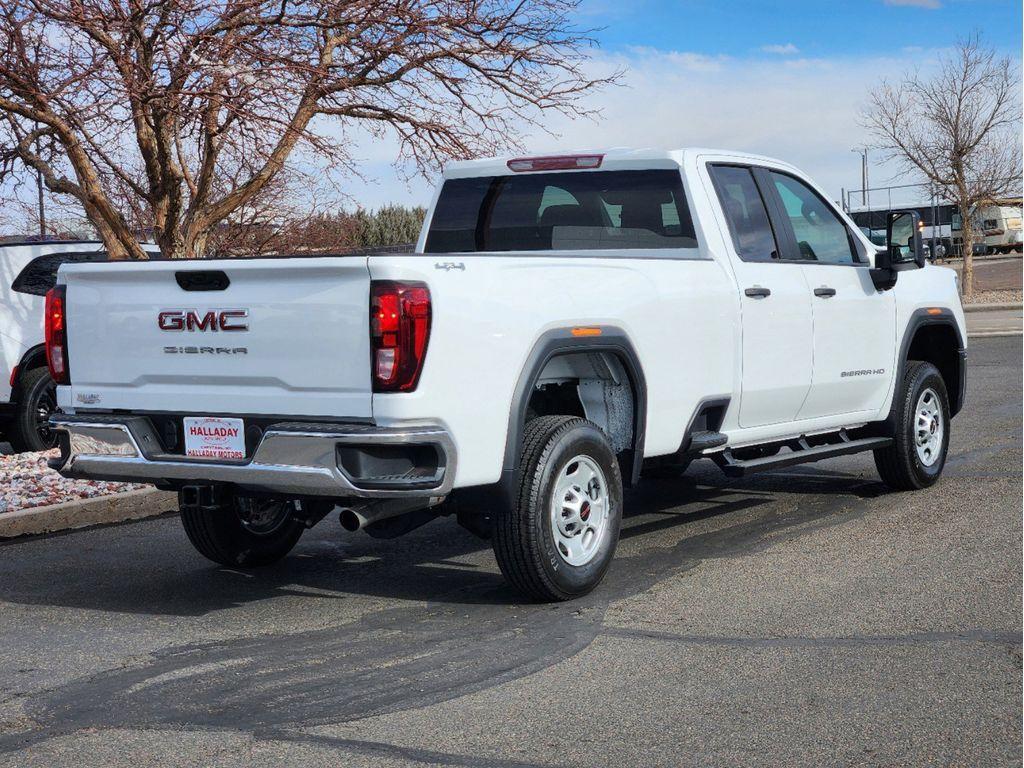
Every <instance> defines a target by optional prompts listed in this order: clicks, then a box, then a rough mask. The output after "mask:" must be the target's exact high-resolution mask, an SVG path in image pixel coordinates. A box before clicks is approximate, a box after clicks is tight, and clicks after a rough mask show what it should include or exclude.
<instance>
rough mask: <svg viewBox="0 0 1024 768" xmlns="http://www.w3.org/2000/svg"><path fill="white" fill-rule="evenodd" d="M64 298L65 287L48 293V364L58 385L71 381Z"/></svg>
mask: <svg viewBox="0 0 1024 768" xmlns="http://www.w3.org/2000/svg"><path fill="white" fill-rule="evenodd" d="M64 296H65V293H64V286H63V285H58V286H56V287H55V288H51V289H50V290H49V291H47V292H46V310H45V311H46V322H45V324H44V330H45V339H46V364H47V366H49V368H50V376H51V377H52V378H53V380H54V381H55V382H57V383H58V384H68V383H70V381H71V375H70V372H69V371H68V335H67V318H66V316H65V314H64V304H65V299H64Z"/></svg>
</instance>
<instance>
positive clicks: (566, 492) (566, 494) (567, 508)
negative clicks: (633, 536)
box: [550, 456, 609, 566]
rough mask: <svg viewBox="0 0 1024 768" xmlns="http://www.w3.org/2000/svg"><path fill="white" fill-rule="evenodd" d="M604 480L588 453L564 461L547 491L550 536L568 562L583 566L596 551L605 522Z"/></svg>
mask: <svg viewBox="0 0 1024 768" xmlns="http://www.w3.org/2000/svg"><path fill="white" fill-rule="evenodd" d="M608 506H609V501H608V481H607V480H606V479H605V475H604V472H603V471H601V467H600V466H598V464H597V463H596V462H595V461H594V460H593V459H591V458H590V457H588V456H574V457H573V458H571V459H569V461H567V462H566V463H565V465H564V466H563V467H562V468H561V470H560V471H559V473H558V476H557V479H556V480H555V487H554V490H553V492H552V494H551V511H550V518H551V536H552V538H553V539H554V541H555V547H556V548H557V549H558V553H559V554H560V555H561V556H562V559H563V560H565V562H567V563H568V564H569V565H575V566H580V565H586V564H587V563H589V562H590V561H591V560H593V559H594V556H595V555H596V554H597V552H598V549H599V548H600V544H601V540H602V537H603V535H604V529H605V526H606V525H607V523H608Z"/></svg>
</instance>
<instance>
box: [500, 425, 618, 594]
mask: <svg viewBox="0 0 1024 768" xmlns="http://www.w3.org/2000/svg"><path fill="white" fill-rule="evenodd" d="M577 456H583V457H585V458H588V459H590V460H591V461H592V462H593V463H594V464H596V465H597V466H598V467H599V468H600V470H601V472H602V473H603V474H604V477H605V481H606V486H607V488H606V491H607V507H608V509H607V513H606V518H605V524H604V527H603V528H602V529H601V530H602V532H601V535H600V538H599V540H598V542H597V543H596V544H595V547H596V549H595V551H594V554H593V556H592V559H590V560H589V561H588V562H586V563H584V564H582V565H579V566H576V565H571V564H570V563H568V562H567V561H566V560H565V559H564V558H563V556H562V554H561V553H560V551H559V549H558V545H557V543H556V541H555V539H554V536H553V534H552V531H551V527H552V521H551V519H550V515H551V498H552V492H553V490H554V488H555V484H556V481H557V480H558V478H559V473H561V472H562V471H564V470H565V469H566V467H567V466H570V464H569V462H571V460H572V459H573V458H574V457H577ZM621 526H622V475H621V473H620V471H619V463H618V460H617V459H616V457H615V453H614V450H613V448H612V445H611V441H610V440H609V439H608V436H607V435H605V433H604V432H602V431H601V429H600V428H599V427H598V426H597V425H595V424H593V423H592V422H589V421H586V420H585V419H581V418H578V417H575V416H541V417H539V418H536V419H533V420H531V421H529V422H527V424H526V428H525V430H524V435H523V452H522V456H521V457H520V463H519V486H518V489H517V496H516V501H515V506H514V507H513V508H512V509H507V510H503V511H501V512H500V513H499V514H497V515H496V516H495V520H494V528H493V535H492V543H493V545H494V554H495V556H496V557H497V559H498V566H499V567H500V568H501V572H502V573H503V574H504V575H505V578H506V579H508V581H509V582H510V583H511V584H512V585H513V586H514V587H515V588H516V589H518V590H519V591H520V592H523V593H524V594H526V595H528V596H529V597H531V598H534V599H536V600H540V601H545V602H552V601H557V600H570V599H572V598H575V597H580V596H582V595H585V594H586V593H588V592H590V591H591V590H592V589H594V587H596V586H597V585H598V584H599V583H600V582H601V579H603V578H604V575H605V573H606V572H607V571H608V567H609V565H610V564H611V561H612V558H613V557H614V556H615V547H616V545H617V544H618V541H619V529H620V528H621Z"/></svg>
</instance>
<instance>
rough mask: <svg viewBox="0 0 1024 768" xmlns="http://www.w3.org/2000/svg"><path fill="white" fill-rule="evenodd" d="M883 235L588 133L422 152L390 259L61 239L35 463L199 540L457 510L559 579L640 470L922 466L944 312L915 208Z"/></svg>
mask: <svg viewBox="0 0 1024 768" xmlns="http://www.w3.org/2000/svg"><path fill="white" fill-rule="evenodd" d="M888 242H889V244H890V245H889V246H888V247H887V248H884V249H882V250H879V249H878V248H876V246H874V245H872V244H871V242H870V241H869V240H868V239H867V238H865V237H864V235H863V234H862V233H861V232H860V230H859V229H858V228H857V227H856V226H855V225H854V224H853V222H852V221H851V220H850V219H849V218H848V217H847V216H846V215H845V214H844V213H842V212H841V211H840V210H838V209H837V208H836V207H835V206H834V205H832V203H830V202H829V200H828V199H827V197H826V196H825V194H824V193H823V192H821V190H820V189H819V188H817V187H816V186H815V185H814V183H813V182H811V181H810V180H809V179H808V178H807V177H806V176H805V175H804V174H803V173H801V172H800V171H799V170H797V169H796V168H793V167H792V166H790V165H787V164H785V163H781V162H778V161H775V160H771V159H768V158H764V157H757V156H751V155H746V154H740V153H735V152H723V151H715V150H701V149H686V150H679V151H653V150H636V151H633V150H618V149H616V150H610V151H606V152H589V153H584V154H572V155H562V156H548V157H532V158H515V159H510V160H506V159H501V160H481V161H470V162H462V163H456V164H453V165H451V166H450V167H449V168H448V169H447V170H446V172H445V174H444V178H443V182H442V183H441V185H440V186H439V188H438V190H437V194H436V196H435V198H434V201H433V204H432V206H431V209H430V212H429V214H428V215H427V218H426V222H425V224H424V227H423V232H422V234H421V236H420V239H419V242H418V244H417V247H416V250H415V252H413V253H404V254H403V253H390V254H382V255H370V256H365V255H364V256H358V257H357V256H324V257H294V258H291V257H290V258H253V259H246V258H238V259H227V260H219V261H190V262H172V261H151V262H144V263H138V262H136V263H102V264H66V265H64V266H63V267H61V270H60V273H59V275H58V280H57V286H56V287H55V288H54V289H53V290H52V291H51V292H50V293H49V294H48V297H47V311H46V317H47V322H46V339H47V355H48V360H49V364H50V368H51V371H52V374H53V376H54V378H55V379H56V380H57V381H58V383H59V385H60V386H59V387H58V402H59V405H60V407H61V409H62V413H60V414H58V415H56V416H54V417H53V419H52V422H51V423H52V425H53V428H54V429H55V430H57V431H58V433H59V436H60V448H61V455H60V457H59V458H57V459H54V460H52V462H51V463H52V466H54V467H55V468H57V469H59V470H60V472H61V473H62V474H64V475H66V476H68V477H81V478H102V479H116V480H130V481H140V482H146V483H152V484H154V485H156V486H158V487H160V488H167V489H177V490H178V491H179V495H180V503H181V519H182V522H183V524H184V527H185V531H186V533H187V534H188V537H189V538H190V540H191V541H192V543H193V544H194V545H195V547H196V548H197V549H198V550H199V551H200V552H201V553H202V554H203V555H205V556H206V557H208V558H211V559H212V560H214V561H216V562H219V563H224V564H230V565H233V566H257V565H262V564H266V563H270V562H273V561H275V560H278V559H279V558H281V557H283V556H284V555H285V554H287V553H288V551H289V550H291V548H292V547H293V546H294V545H295V543H296V541H297V540H298V539H299V536H300V535H301V533H302V531H303V530H304V529H305V528H307V527H309V526H311V525H313V524H314V523H316V522H317V521H319V520H320V519H321V518H323V517H324V516H325V515H327V514H328V513H329V512H330V511H331V510H334V509H336V508H340V510H341V512H340V516H341V522H342V525H344V526H345V527H346V528H348V529H350V530H355V529H364V530H365V531H366V532H367V533H369V534H372V535H376V536H381V537H390V536H395V535H398V534H401V533H404V532H406V531H408V530H410V529H412V528H414V527H416V526H417V525H420V524H422V523H424V522H427V521H429V520H431V519H433V518H435V517H437V516H439V515H445V514H454V515H455V516H456V517H457V519H458V520H459V522H460V523H462V524H463V525H464V526H465V527H467V528H469V529H470V530H472V531H473V532H475V533H477V534H479V535H481V536H484V537H489V538H490V539H491V540H492V541H493V545H494V551H495V554H496V556H497V560H498V564H499V565H500V567H501V570H502V572H503V573H504V574H505V576H506V577H507V578H508V579H509V581H511V582H512V583H513V584H514V585H515V586H516V587H517V588H519V589H520V590H521V591H523V592H525V593H526V594H528V595H529V596H532V597H534V598H536V599H542V600H560V599H568V598H572V597H575V596H578V595H581V594H584V593H585V592H587V591H589V590H590V589H592V588H593V587H594V586H595V585H596V584H598V582H600V580H601V578H602V577H603V576H604V574H605V572H606V571H607V569H608V567H609V564H610V562H611V560H612V557H613V554H614V551H615V546H616V542H617V540H618V537H619V528H620V523H621V520H622V505H623V492H622V489H623V486H624V485H632V484H635V483H637V482H639V480H640V478H641V476H642V475H643V473H644V472H646V471H650V470H657V471H659V472H665V471H671V470H672V469H675V470H677V471H678V470H679V469H681V468H683V467H685V466H686V465H687V464H688V463H689V462H690V461H692V460H694V459H697V458H708V459H711V460H713V461H714V462H716V463H717V464H718V466H719V467H720V468H721V469H722V470H723V471H724V472H725V473H727V474H730V475H737V476H740V475H745V474H747V473H750V472H755V471H759V470H766V469H772V468H776V467H783V466H788V465H792V464H797V463H801V462H809V461H816V460H819V459H824V458H829V457H833V456H839V455H843V454H850V453H855V452H859V451H873V452H874V457H875V463H876V465H877V467H878V471H879V473H880V474H881V477H882V479H883V481H884V482H885V483H886V484H887V485H889V486H890V487H891V488H893V489H899V490H910V489H915V488H922V487H924V486H928V485H931V484H932V483H934V482H935V481H936V479H937V478H938V477H939V474H940V473H941V472H942V468H943V464H944V462H945V458H946V449H947V446H948V444H949V436H950V419H951V418H952V417H953V416H954V415H955V414H956V413H957V412H958V411H959V410H960V408H961V407H962V405H963V401H964V391H965V359H966V349H965V347H966V341H965V337H966V334H965V329H964V318H963V311H962V307H961V305H960V300H959V297H958V291H957V286H956V282H955V280H956V278H955V275H954V273H953V272H952V271H950V270H947V269H942V268H939V267H935V266H931V265H929V264H926V262H925V260H924V257H923V251H922V249H921V243H920V234H919V230H918V227H917V219H916V214H914V213H912V212H907V213H902V212H901V213H894V214H890V217H889V222H888Z"/></svg>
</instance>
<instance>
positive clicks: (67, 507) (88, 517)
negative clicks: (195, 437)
mask: <svg viewBox="0 0 1024 768" xmlns="http://www.w3.org/2000/svg"><path fill="white" fill-rule="evenodd" d="M177 508H178V497H177V495H176V494H174V493H171V492H168V491H158V490H156V489H154V488H146V489H143V490H140V491H128V492H127V493H118V494H115V495H113V496H97V497H95V498H92V499H75V500H74V501H66V502H64V503H62V504H51V505H50V506H48V507H32V508H30V509H21V510H18V511H17V512H5V513H3V514H0V539H13V538H15V537H17V536H35V535H38V534H42V533H54V532H56V531H67V530H73V529H75V528H86V527H88V526H90V525H108V524H110V523H123V522H125V521H128V520H141V519H143V518H146V517H156V516H157V515H162V514H163V513H164V512H168V511H173V510H176V509H177Z"/></svg>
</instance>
